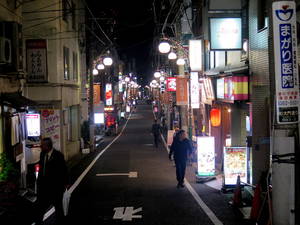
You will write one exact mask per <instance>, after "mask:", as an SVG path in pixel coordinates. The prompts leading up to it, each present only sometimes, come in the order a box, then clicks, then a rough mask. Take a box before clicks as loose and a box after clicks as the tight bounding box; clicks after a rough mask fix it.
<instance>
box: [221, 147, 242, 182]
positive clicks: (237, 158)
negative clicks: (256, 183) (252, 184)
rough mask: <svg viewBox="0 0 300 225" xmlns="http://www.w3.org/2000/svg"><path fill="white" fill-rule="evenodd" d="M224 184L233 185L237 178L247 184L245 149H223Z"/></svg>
mask: <svg viewBox="0 0 300 225" xmlns="http://www.w3.org/2000/svg"><path fill="white" fill-rule="evenodd" d="M223 157H224V184H225V185H235V184H236V181H237V177H238V176H240V178H241V182H244V183H247V147H225V148H224V156H223Z"/></svg>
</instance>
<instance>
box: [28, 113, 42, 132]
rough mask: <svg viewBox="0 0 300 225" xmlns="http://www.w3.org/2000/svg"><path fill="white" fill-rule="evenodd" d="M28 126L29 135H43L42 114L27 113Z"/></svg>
mask: <svg viewBox="0 0 300 225" xmlns="http://www.w3.org/2000/svg"><path fill="white" fill-rule="evenodd" d="M26 127H27V135H28V137H39V136H40V135H41V120H40V114H37V113H35V114H32V113H30V114H26Z"/></svg>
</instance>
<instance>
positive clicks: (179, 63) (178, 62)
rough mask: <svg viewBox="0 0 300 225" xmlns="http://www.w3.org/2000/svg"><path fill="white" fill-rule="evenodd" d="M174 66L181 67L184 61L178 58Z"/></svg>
mask: <svg viewBox="0 0 300 225" xmlns="http://www.w3.org/2000/svg"><path fill="white" fill-rule="evenodd" d="M176 64H177V65H178V66H183V65H184V64H185V61H184V59H182V58H179V59H177V61H176Z"/></svg>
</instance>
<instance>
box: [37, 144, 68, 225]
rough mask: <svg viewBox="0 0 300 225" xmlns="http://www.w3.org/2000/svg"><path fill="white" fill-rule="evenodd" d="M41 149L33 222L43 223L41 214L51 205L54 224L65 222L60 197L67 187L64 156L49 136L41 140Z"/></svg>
mask: <svg viewBox="0 0 300 225" xmlns="http://www.w3.org/2000/svg"><path fill="white" fill-rule="evenodd" d="M41 149H42V151H41V155H40V161H39V164H40V172H39V175H38V178H37V205H36V206H37V208H36V217H35V224H36V225H39V224H43V216H44V214H45V212H46V210H47V209H48V208H49V206H51V205H53V206H54V208H55V217H56V223H55V224H59V225H60V224H65V223H64V213H63V205H62V199H63V194H64V191H65V190H66V188H67V184H68V182H67V180H68V179H67V176H68V175H67V166H66V163H65V160H64V156H63V154H62V153H61V152H59V151H57V150H55V149H54V148H53V143H52V140H51V138H44V139H43V140H42V142H41Z"/></svg>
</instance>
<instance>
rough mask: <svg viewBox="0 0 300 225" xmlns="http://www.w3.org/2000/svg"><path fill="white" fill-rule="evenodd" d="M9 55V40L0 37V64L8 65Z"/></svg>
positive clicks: (10, 52) (10, 49) (10, 51)
mask: <svg viewBox="0 0 300 225" xmlns="http://www.w3.org/2000/svg"><path fill="white" fill-rule="evenodd" d="M11 54H12V48H11V40H10V39H7V38H5V37H0V64H10V63H11Z"/></svg>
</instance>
